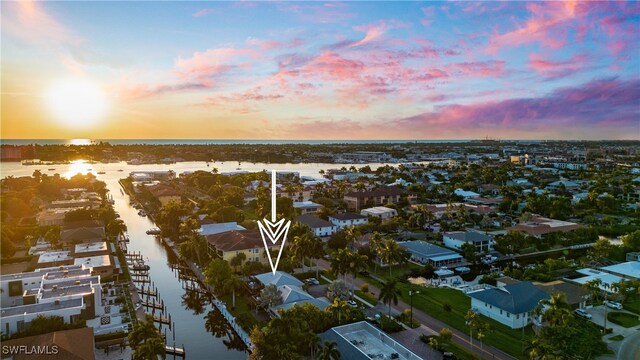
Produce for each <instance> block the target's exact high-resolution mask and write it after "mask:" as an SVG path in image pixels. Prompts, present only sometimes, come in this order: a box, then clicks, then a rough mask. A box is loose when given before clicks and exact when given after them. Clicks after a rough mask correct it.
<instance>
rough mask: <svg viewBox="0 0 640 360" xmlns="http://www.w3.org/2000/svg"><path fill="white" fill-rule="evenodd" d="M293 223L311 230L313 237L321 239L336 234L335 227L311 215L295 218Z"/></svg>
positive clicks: (336, 228)
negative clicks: (295, 222)
mask: <svg viewBox="0 0 640 360" xmlns="http://www.w3.org/2000/svg"><path fill="white" fill-rule="evenodd" d="M293 221H297V222H299V223H301V224H304V225H307V226H308V227H310V228H311V231H313V234H314V235H315V236H317V237H321V238H323V237H328V236H331V235H333V234H335V233H336V232H338V227H337V226H335V225H334V224H332V223H330V222H328V221H327V220H323V219H321V218H319V217H317V216H315V215H312V214H306V215H300V216H296V217H295V218H294V219H293Z"/></svg>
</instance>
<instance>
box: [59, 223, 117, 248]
mask: <svg viewBox="0 0 640 360" xmlns="http://www.w3.org/2000/svg"><path fill="white" fill-rule="evenodd" d="M60 239H61V240H62V242H63V243H65V244H77V243H93V242H102V241H105V240H106V239H107V235H106V232H105V229H104V223H103V222H101V221H96V220H89V221H73V222H69V223H65V225H64V227H63V228H62V230H61V231H60Z"/></svg>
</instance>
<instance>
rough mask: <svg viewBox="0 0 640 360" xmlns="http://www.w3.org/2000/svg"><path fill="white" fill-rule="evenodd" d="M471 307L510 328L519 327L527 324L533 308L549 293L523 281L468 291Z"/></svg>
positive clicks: (530, 319)
mask: <svg viewBox="0 0 640 360" xmlns="http://www.w3.org/2000/svg"><path fill="white" fill-rule="evenodd" d="M468 295H469V297H471V309H472V310H473V311H475V312H476V313H478V314H482V315H484V316H486V317H488V318H490V319H493V320H495V321H498V322H500V323H502V324H504V325H506V326H508V327H510V328H512V329H520V328H522V327H525V326H527V325H528V324H529V322H530V321H532V320H533V318H532V314H531V313H532V311H533V309H534V308H535V307H536V306H538V304H539V303H540V300H543V299H548V298H549V294H547V293H545V292H544V291H541V290H539V289H538V288H536V287H535V286H534V285H533V284H532V283H531V282H528V281H523V282H519V283H515V284H509V285H505V286H502V287H499V288H490V289H485V290H480V291H474V292H471V293H468Z"/></svg>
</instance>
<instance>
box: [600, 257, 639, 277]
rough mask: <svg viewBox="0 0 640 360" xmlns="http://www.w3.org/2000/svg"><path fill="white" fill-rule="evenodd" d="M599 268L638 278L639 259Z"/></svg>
mask: <svg viewBox="0 0 640 360" xmlns="http://www.w3.org/2000/svg"><path fill="white" fill-rule="evenodd" d="M600 269H601V270H604V271H606V272H611V273H615V274H618V275H622V276H628V277H632V278H636V279H640V261H627V262H623V263H620V264H616V265H610V266H605V267H601V268H600Z"/></svg>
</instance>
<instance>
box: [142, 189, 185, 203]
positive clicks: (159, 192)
mask: <svg viewBox="0 0 640 360" xmlns="http://www.w3.org/2000/svg"><path fill="white" fill-rule="evenodd" d="M147 189H148V190H149V192H150V193H151V195H153V196H154V197H155V198H156V199H158V201H160V204H162V206H165V205H167V204H168V203H170V202H172V201H173V202H177V203H179V202H180V201H181V200H182V194H181V193H180V191H178V190H176V189H174V188H172V187H171V186H168V185H164V184H157V185H153V186H149V187H147Z"/></svg>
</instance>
